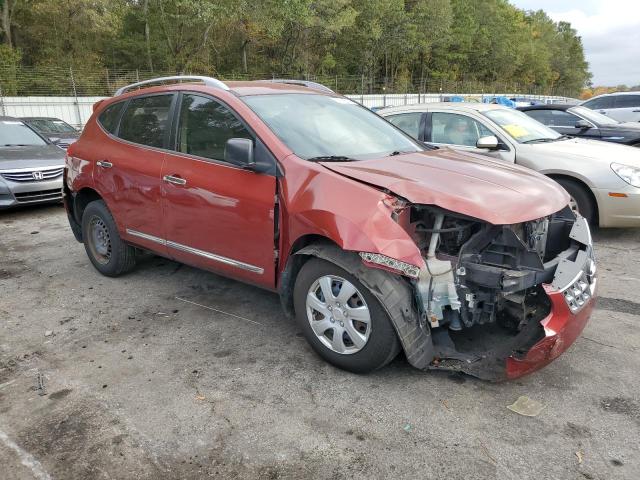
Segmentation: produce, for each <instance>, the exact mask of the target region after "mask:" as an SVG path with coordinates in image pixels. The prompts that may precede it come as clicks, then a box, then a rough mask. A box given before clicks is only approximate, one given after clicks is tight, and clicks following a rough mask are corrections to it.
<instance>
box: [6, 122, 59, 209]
mask: <svg viewBox="0 0 640 480" xmlns="http://www.w3.org/2000/svg"><path fill="white" fill-rule="evenodd" d="M64 157H65V152H64V150H62V149H60V148H58V147H56V146H55V145H53V144H52V143H51V142H49V141H48V140H47V139H45V138H44V137H42V136H40V135H39V134H37V133H36V132H35V131H34V130H32V129H31V128H29V127H28V126H27V125H25V124H24V122H22V121H21V120H19V119H17V118H11V117H0V209H5V208H10V207H14V206H18V205H29V204H34V203H44V202H57V201H60V200H62V174H63V172H64Z"/></svg>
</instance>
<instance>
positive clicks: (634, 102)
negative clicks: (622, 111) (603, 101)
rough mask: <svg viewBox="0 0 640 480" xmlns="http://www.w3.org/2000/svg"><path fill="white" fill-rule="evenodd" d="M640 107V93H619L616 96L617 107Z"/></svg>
mask: <svg viewBox="0 0 640 480" xmlns="http://www.w3.org/2000/svg"><path fill="white" fill-rule="evenodd" d="M635 107H640V95H618V96H617V97H616V108H635Z"/></svg>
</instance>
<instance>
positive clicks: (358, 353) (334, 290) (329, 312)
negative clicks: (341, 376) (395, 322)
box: [294, 258, 400, 373]
mask: <svg viewBox="0 0 640 480" xmlns="http://www.w3.org/2000/svg"><path fill="white" fill-rule="evenodd" d="M294 306H295V313H296V320H297V322H298V324H299V326H300V328H302V331H303V333H304V336H305V338H306V339H307V341H308V342H309V343H310V345H311V346H312V347H313V349H314V350H315V351H316V352H317V353H318V354H319V355H320V356H321V357H322V358H324V359H325V360H326V361H328V362H329V363H331V364H333V365H335V366H337V367H339V368H342V369H344V370H349V371H351V372H356V373H365V372H370V371H372V370H376V369H378V368H381V367H383V366H384V365H386V364H387V363H389V362H390V361H391V360H393V358H394V357H395V356H396V355H397V354H398V352H399V350H400V343H399V341H398V338H397V335H396V332H395V330H394V328H393V326H392V325H391V321H390V320H389V318H388V316H387V313H386V312H385V310H384V309H383V308H382V306H381V305H380V303H379V302H378V300H377V299H376V298H375V297H374V296H373V295H372V294H371V293H370V292H369V291H368V289H367V288H366V287H365V286H364V285H362V284H361V283H360V282H359V281H358V280H357V279H356V278H355V277H354V276H353V275H351V274H350V273H349V272H347V271H346V270H344V269H342V268H340V267H338V266H337V265H334V264H332V263H330V262H328V261H326V260H321V259H318V258H312V259H311V260H309V261H308V262H307V263H305V264H304V265H303V266H302V268H301V270H300V272H299V274H298V277H297V279H296V284H295V287H294Z"/></svg>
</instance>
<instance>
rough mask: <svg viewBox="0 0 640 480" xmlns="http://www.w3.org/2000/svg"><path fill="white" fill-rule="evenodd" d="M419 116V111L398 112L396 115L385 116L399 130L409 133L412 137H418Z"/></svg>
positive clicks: (420, 114)
mask: <svg viewBox="0 0 640 480" xmlns="http://www.w3.org/2000/svg"><path fill="white" fill-rule="evenodd" d="M421 118H422V113H421V112H411V113H399V114H397V115H390V116H388V117H387V120H389V121H390V122H391V123H393V124H394V125H395V126H396V127H398V128H399V129H400V130H402V131H404V132H405V133H408V134H409V135H411V136H412V137H413V138H415V139H419V138H420V119H421Z"/></svg>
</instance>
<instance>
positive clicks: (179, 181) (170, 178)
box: [162, 175, 187, 185]
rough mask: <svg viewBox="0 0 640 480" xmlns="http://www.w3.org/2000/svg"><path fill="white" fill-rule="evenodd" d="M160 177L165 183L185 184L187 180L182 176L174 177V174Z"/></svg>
mask: <svg viewBox="0 0 640 480" xmlns="http://www.w3.org/2000/svg"><path fill="white" fill-rule="evenodd" d="M162 179H163V180H164V181H165V182H167V183H173V184H174V185H186V184H187V181H186V180H185V179H184V178H180V177H176V176H174V175H165V176H164V177H162Z"/></svg>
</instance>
